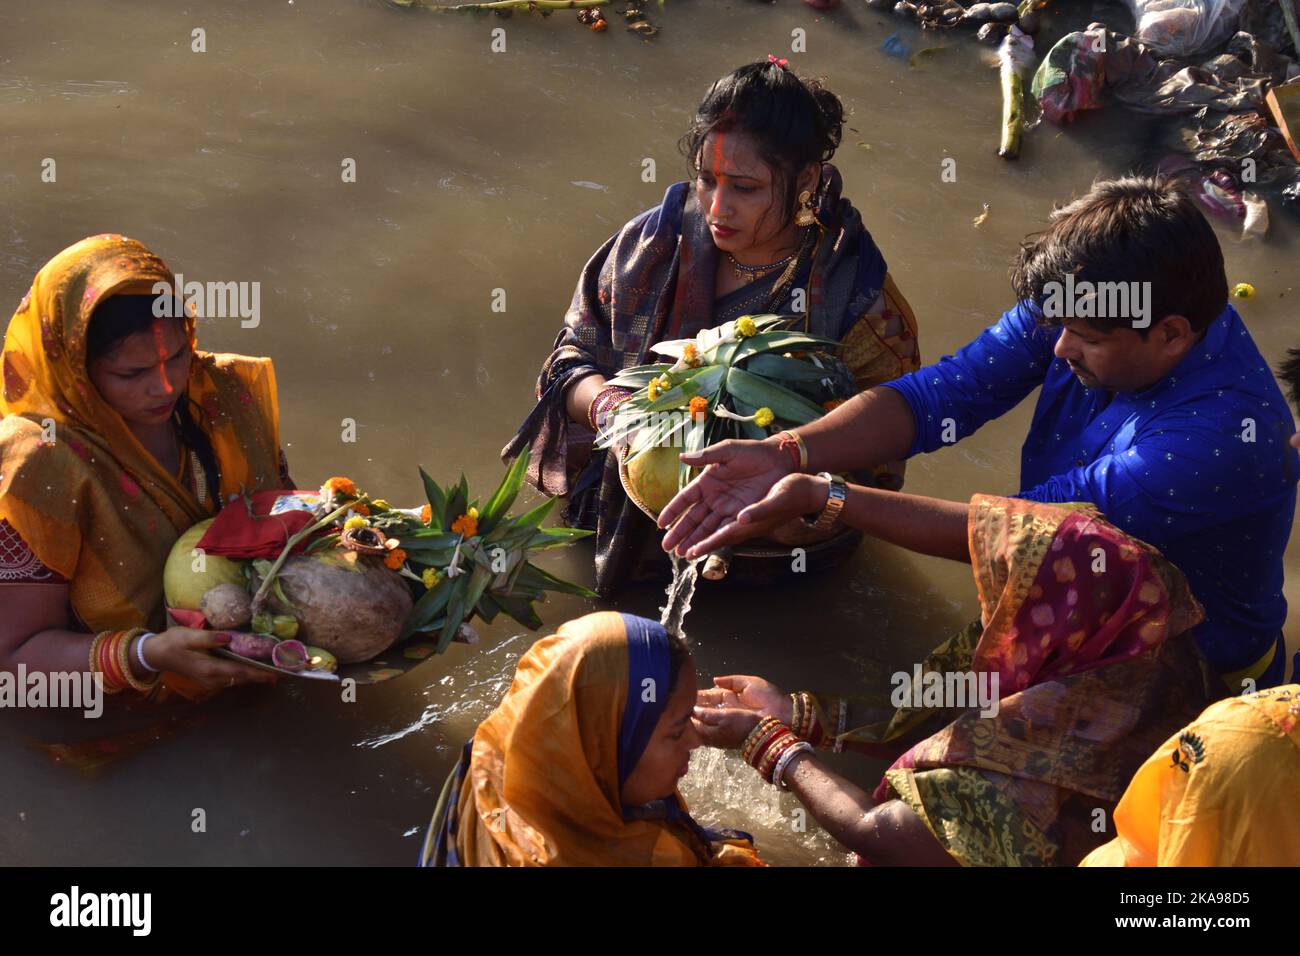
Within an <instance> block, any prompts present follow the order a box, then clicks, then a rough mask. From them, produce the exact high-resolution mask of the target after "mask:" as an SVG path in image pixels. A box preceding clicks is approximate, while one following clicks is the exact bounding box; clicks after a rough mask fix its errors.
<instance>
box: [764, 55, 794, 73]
mask: <svg viewBox="0 0 1300 956" xmlns="http://www.w3.org/2000/svg"><path fill="white" fill-rule="evenodd" d="M767 62H768V63H775V64H776V65H777V66H779V67H780V68H781V69H783V70H788V69H790V61H789V60H787V59H786V58H785V57H781V58H780V59H779V60H778V59H777V58H776V57H775V56H774V55H773V54H771V53H769V54H768V55H767Z"/></svg>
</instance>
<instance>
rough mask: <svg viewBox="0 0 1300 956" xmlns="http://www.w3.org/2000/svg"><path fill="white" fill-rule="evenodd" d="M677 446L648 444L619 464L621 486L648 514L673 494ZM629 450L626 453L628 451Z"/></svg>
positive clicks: (663, 505)
mask: <svg viewBox="0 0 1300 956" xmlns="http://www.w3.org/2000/svg"><path fill="white" fill-rule="evenodd" d="M680 453H681V449H680V448H673V447H671V446H660V447H658V448H648V449H646V450H645V451H643V452H641V453H640V454H639V455H637V456H636V457H634V458H632V460H631V461H628V460H627V459H626V458H625V459H624V460H623V461H622V462H621V463H620V464H619V469H618V476H619V478H620V479H622V482H623V490H624V491H626V492H627V496H628V497H629V498H631V499H632V502H633V503H634V504H635V505H636V506H637V507H638V508H640V509H641V510H642V511H644V512H645V513H646V514H648V515H649V516H650V517H651V518H658V517H659V512H661V511H663V510H664V508H666V507H668V502H670V501H672V500H673V496H674V495H676V494H677V469H678V466H679V465H680V464H681V462H680V461H679V460H678V457H677V456H678V455H679V454H680ZM629 454H630V453H629Z"/></svg>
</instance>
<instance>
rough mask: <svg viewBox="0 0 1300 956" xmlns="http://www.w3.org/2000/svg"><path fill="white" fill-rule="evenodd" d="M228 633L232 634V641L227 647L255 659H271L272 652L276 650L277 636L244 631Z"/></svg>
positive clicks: (240, 654) (241, 655)
mask: <svg viewBox="0 0 1300 956" xmlns="http://www.w3.org/2000/svg"><path fill="white" fill-rule="evenodd" d="M227 633H228V634H230V643H229V644H227V645H226V647H227V648H228V649H229V650H230V651H231V653H233V654H238V655H239V656H240V657H248V658H251V659H252V660H255V661H269V660H270V659H271V652H272V651H274V650H275V645H276V644H277V643H278V642H277V641H276V639H275V638H273V637H269V636H267V635H266V634H245V633H244V632H242V631H228V632H227Z"/></svg>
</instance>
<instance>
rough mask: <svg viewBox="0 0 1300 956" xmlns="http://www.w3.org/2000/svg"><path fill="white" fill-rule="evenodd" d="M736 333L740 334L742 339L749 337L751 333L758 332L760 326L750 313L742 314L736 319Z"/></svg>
mask: <svg viewBox="0 0 1300 956" xmlns="http://www.w3.org/2000/svg"><path fill="white" fill-rule="evenodd" d="M736 334H737V335H739V336H740V337H741V338H742V339H747V338H749V337H750V336H751V335H757V334H758V326H757V325H755V324H754V320H753V318H752V317H750V316H748V315H742V316H741V317H740V318H738V319H737V320H736Z"/></svg>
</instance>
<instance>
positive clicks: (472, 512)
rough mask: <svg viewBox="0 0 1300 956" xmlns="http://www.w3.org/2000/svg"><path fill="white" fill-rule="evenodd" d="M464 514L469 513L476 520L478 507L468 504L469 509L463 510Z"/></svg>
mask: <svg viewBox="0 0 1300 956" xmlns="http://www.w3.org/2000/svg"><path fill="white" fill-rule="evenodd" d="M465 514H467V515H469V516H470V517H471V518H473V519H474V520H475V521H477V520H478V509H477V508H475V507H473V506H470V509H469V511H467V512H465Z"/></svg>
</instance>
